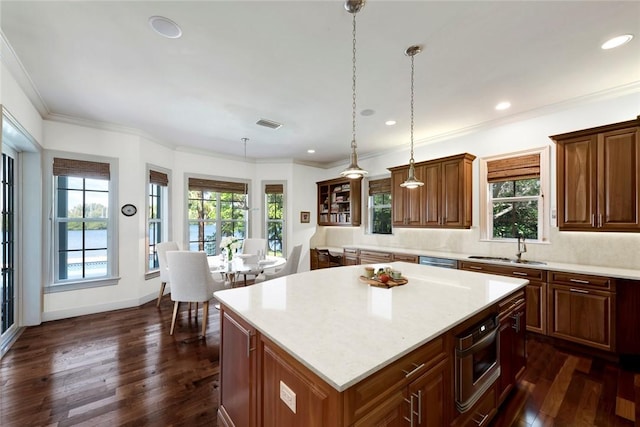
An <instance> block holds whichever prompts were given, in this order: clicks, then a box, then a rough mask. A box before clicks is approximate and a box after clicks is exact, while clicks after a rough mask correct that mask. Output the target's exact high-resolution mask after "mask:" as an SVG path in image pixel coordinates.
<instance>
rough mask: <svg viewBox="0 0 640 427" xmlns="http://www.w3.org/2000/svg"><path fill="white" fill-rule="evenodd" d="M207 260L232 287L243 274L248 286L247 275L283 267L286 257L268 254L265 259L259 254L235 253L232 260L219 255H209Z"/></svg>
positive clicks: (236, 284)
mask: <svg viewBox="0 0 640 427" xmlns="http://www.w3.org/2000/svg"><path fill="white" fill-rule="evenodd" d="M207 261H208V263H209V268H210V269H211V272H212V273H219V274H220V275H221V276H222V278H223V279H224V280H225V281H228V282H229V284H230V285H231V287H236V286H238V278H239V277H240V275H242V276H243V280H242V284H243V285H244V286H247V276H249V275H253V276H257V275H259V274H260V273H262V272H263V271H265V270H275V269H276V268H278V267H282V266H283V265H284V264H285V263H286V262H287V260H286V258H284V257H279V256H273V255H267V256H265V257H264V259H258V256H257V255H251V254H235V255H234V256H233V259H231V261H228V260H226V259H224V258H223V257H221V256H219V255H214V256H208V257H207Z"/></svg>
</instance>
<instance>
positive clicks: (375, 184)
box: [369, 178, 391, 234]
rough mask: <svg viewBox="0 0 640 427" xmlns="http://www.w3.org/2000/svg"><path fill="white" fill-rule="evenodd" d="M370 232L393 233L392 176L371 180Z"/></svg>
mask: <svg viewBox="0 0 640 427" xmlns="http://www.w3.org/2000/svg"><path fill="white" fill-rule="evenodd" d="M369 232H370V233H372V234H391V178H383V179H376V180H370V181H369Z"/></svg>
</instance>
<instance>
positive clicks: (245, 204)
mask: <svg viewBox="0 0 640 427" xmlns="http://www.w3.org/2000/svg"><path fill="white" fill-rule="evenodd" d="M241 140H242V142H243V143H244V165H245V167H246V166H247V141H248V140H249V138H241ZM240 209H242V210H245V211H248V210H249V185H248V184H247V183H246V182H245V183H244V200H243V201H242V203H241V204H240Z"/></svg>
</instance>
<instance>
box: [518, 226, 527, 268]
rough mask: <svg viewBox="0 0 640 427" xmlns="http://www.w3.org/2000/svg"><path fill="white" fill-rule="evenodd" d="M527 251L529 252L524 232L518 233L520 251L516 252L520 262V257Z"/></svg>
mask: <svg viewBox="0 0 640 427" xmlns="http://www.w3.org/2000/svg"><path fill="white" fill-rule="evenodd" d="M525 252H527V245H526V244H525V243H524V236H523V235H522V233H518V252H516V257H518V262H520V258H522V254H523V253H525Z"/></svg>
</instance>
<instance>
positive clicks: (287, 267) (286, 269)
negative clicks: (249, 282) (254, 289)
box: [255, 245, 302, 283]
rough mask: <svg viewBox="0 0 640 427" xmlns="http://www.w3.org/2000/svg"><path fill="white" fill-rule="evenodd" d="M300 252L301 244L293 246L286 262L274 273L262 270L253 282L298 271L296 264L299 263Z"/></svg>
mask: <svg viewBox="0 0 640 427" xmlns="http://www.w3.org/2000/svg"><path fill="white" fill-rule="evenodd" d="M301 252H302V245H297V246H294V247H293V249H292V250H291V253H289V257H288V258H287V262H286V263H285V264H284V266H283V267H282V268H281V269H280V270H277V271H276V272H274V273H269V272H264V273H260V274H259V275H258V277H256V280H255V283H260V282H265V281H267V280H271V279H275V278H277V277H284V276H288V275H290V274H295V273H297V272H298V264H299V263H300V253H301Z"/></svg>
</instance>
